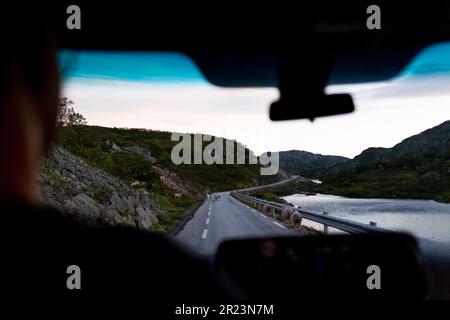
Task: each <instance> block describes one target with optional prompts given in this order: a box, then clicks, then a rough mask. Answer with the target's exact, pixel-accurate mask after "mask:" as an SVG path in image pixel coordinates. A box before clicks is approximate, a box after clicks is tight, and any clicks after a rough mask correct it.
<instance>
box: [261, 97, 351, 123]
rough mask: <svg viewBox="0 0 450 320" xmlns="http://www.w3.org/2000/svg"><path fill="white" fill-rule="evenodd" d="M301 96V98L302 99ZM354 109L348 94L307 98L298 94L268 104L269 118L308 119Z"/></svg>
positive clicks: (274, 119) (278, 119)
mask: <svg viewBox="0 0 450 320" xmlns="http://www.w3.org/2000/svg"><path fill="white" fill-rule="evenodd" d="M302 98H303V99H302ZM354 110H355V106H354V105H353V99H352V97H351V96H350V95H349V94H332V95H325V94H323V95H320V96H318V97H316V98H310V99H308V96H306V98H305V96H302V95H300V94H299V95H298V99H290V100H287V99H283V98H280V100H278V101H276V102H274V103H272V105H271V106H270V113H269V115H270V120H272V121H280V120H293V119H310V120H311V121H312V120H314V119H315V118H317V117H324V116H331V115H338V114H344V113H350V112H353V111H354Z"/></svg>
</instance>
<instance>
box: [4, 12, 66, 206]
mask: <svg viewBox="0 0 450 320" xmlns="http://www.w3.org/2000/svg"><path fill="white" fill-rule="evenodd" d="M48 14H49V12H46V11H45V10H43V9H42V10H29V9H26V8H22V10H17V8H16V10H8V9H6V10H2V12H1V13H0V150H1V157H0V197H1V198H4V199H6V200H16V201H17V200H18V201H25V202H33V201H35V200H37V196H38V187H37V186H38V182H37V171H38V170H39V167H40V165H41V160H42V159H43V157H44V156H45V154H46V153H47V151H48V150H49V149H50V145H51V141H52V139H53V136H54V133H55V123H56V115H57V108H58V107H57V106H58V96H59V75H58V67H57V59H56V53H57V50H56V42H57V41H56V39H57V37H56V32H55V28H54V22H53V19H51V17H49V15H48Z"/></svg>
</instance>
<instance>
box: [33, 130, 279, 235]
mask: <svg viewBox="0 0 450 320" xmlns="http://www.w3.org/2000/svg"><path fill="white" fill-rule="evenodd" d="M176 144H177V142H174V141H172V140H171V133H170V132H161V131H152V130H139V129H118V128H105V127H95V126H86V125H71V126H69V125H68V126H64V127H63V128H62V130H61V133H60V136H59V139H58V141H57V146H58V147H57V148H56V149H55V150H54V152H53V154H52V155H51V157H50V158H49V159H48V160H47V162H46V163H45V165H44V168H43V170H42V174H41V179H42V200H43V201H44V202H45V203H49V204H51V205H54V206H56V207H58V208H60V209H61V211H63V212H65V213H66V214H71V215H75V216H77V217H78V218H79V219H80V220H83V221H86V222H89V223H94V224H126V225H132V226H136V227H138V228H146V229H148V228H152V229H157V230H162V231H167V230H170V229H171V228H172V226H173V225H174V224H176V223H177V221H179V220H180V219H182V218H183V216H184V215H185V214H186V212H189V210H191V209H192V208H194V207H195V206H196V205H197V204H198V203H199V202H201V201H202V200H203V199H204V197H205V195H206V193H210V192H215V191H222V190H231V189H240V188H245V187H251V186H257V185H261V184H266V183H271V182H275V181H277V180H278V179H282V178H283V176H285V174H284V175H283V174H279V175H278V176H261V175H260V166H259V165H206V164H195V165H194V164H192V165H175V164H174V163H173V162H172V160H171V152H172V149H173V147H174V146H175V145H176Z"/></svg>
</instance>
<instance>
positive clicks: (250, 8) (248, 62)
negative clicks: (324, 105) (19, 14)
mask: <svg viewBox="0 0 450 320" xmlns="http://www.w3.org/2000/svg"><path fill="white" fill-rule="evenodd" d="M370 4H372V3H370V2H364V1H362V2H360V3H359V4H354V3H353V2H348V3H344V2H339V3H338V4H337V3H333V2H326V1H325V2H324V1H317V2H312V3H311V4H308V3H303V2H301V3H300V5H299V4H296V5H294V4H291V5H287V4H280V3H278V2H269V3H265V4H263V3H260V2H258V3H255V4H250V3H247V4H245V5H244V4H242V3H239V4H233V3H230V2H227V3H226V4H223V5H222V4H218V3H214V4H212V3H209V4H200V3H196V4H192V3H188V4H187V3H185V4H183V5H180V4H173V3H170V4H165V5H161V4H160V5H155V4H154V3H147V4H141V3H133V2H130V1H127V5H124V4H123V3H122V4H120V5H114V4H108V5H107V7H105V6H104V5H102V4H88V3H83V4H82V5H80V7H81V8H82V29H81V30H67V29H66V28H65V23H64V24H62V23H61V24H60V25H63V26H64V27H63V28H61V34H62V36H61V39H62V47H63V48H69V49H76V50H127V51H129V50H145V51H176V52H181V53H184V54H186V55H188V56H189V57H191V58H192V59H193V60H194V62H195V63H196V64H197V65H198V66H199V68H200V70H201V71H202V73H203V74H204V75H205V77H206V78H207V79H208V80H209V81H210V82H212V83H213V84H216V85H220V86H226V87H240V86H276V83H277V66H278V63H279V61H280V59H282V58H283V57H284V56H285V55H290V56H295V55H296V54H298V57H299V60H301V59H303V53H304V52H308V51H310V53H311V52H312V53H313V54H314V53H315V52H320V53H321V54H322V53H324V54H326V55H328V56H330V57H331V58H332V59H333V61H334V62H335V65H334V69H333V72H332V74H331V77H330V80H329V83H334V84H337V83H357V82H367V81H381V80H386V79H389V78H392V77H393V76H395V75H396V74H397V73H398V72H399V71H401V70H402V68H403V67H404V66H405V65H406V64H407V63H408V61H410V59H411V58H412V57H413V56H414V55H415V54H416V53H417V52H418V51H419V50H421V49H422V48H423V47H424V46H426V45H428V44H430V43H435V42H439V41H446V40H448V39H450V19H448V15H449V13H450V3H448V2H446V1H436V2H433V5H430V4H429V2H427V1H416V2H408V4H407V5H405V4H404V3H402V2H395V3H392V1H391V2H390V3H386V4H379V5H380V7H381V8H382V18H381V19H382V29H381V30H368V29H367V28H366V19H367V17H368V14H367V13H366V9H367V6H368V5H370ZM60 5H62V4H60ZM64 18H66V17H64ZM300 63H305V64H307V63H309V61H306V60H305V61H302V62H300ZM319 63H320V61H319ZM306 76H307V75H306Z"/></svg>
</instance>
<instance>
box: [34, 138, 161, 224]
mask: <svg viewBox="0 0 450 320" xmlns="http://www.w3.org/2000/svg"><path fill="white" fill-rule="evenodd" d="M40 178H41V181H42V187H41V188H42V189H41V198H42V201H43V202H44V203H46V204H50V205H52V206H55V207H57V208H59V209H60V210H61V211H62V212H63V213H65V214H69V215H72V216H75V217H77V218H78V219H79V220H81V221H84V222H86V223H89V224H112V225H129V226H135V227H137V228H142V229H148V228H150V227H152V225H154V224H156V223H158V218H163V217H164V215H165V214H166V213H165V211H164V210H163V209H162V208H161V207H160V206H159V205H158V204H157V203H156V202H155V201H153V200H152V199H151V198H150V196H149V194H148V192H146V191H145V190H139V189H138V188H132V187H130V186H128V185H127V184H125V183H124V182H122V181H121V180H119V179H118V178H115V177H114V176H112V175H110V174H108V173H106V172H104V171H103V170H99V169H96V168H94V167H92V166H89V165H87V164H86V163H85V162H84V161H83V160H81V159H80V158H78V157H76V156H74V155H73V154H71V153H70V152H68V151H66V150H64V149H63V148H61V147H57V148H56V149H55V150H54V152H53V153H52V154H51V156H50V157H49V159H48V160H47V162H46V163H45V165H44V167H43V170H42V172H41V176H40Z"/></svg>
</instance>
